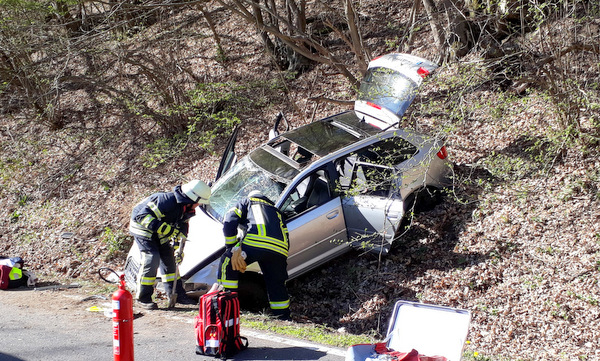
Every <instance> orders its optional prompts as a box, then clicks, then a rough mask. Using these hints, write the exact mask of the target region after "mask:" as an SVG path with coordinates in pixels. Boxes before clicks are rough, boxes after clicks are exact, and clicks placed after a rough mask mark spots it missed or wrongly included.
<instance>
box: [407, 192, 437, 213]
mask: <svg viewBox="0 0 600 361" xmlns="http://www.w3.org/2000/svg"><path fill="white" fill-rule="evenodd" d="M441 201H442V190H441V189H439V188H436V187H431V186H428V187H424V188H420V189H418V190H416V191H414V192H413V193H411V194H410V195H409V196H408V197H406V200H405V206H404V212H405V213H406V212H410V211H411V210H414V212H415V213H420V212H427V211H430V210H432V209H433V208H435V206H437V205H438V204H440V203H441ZM413 205H414V208H413Z"/></svg>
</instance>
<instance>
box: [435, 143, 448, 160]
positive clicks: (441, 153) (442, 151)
mask: <svg viewBox="0 0 600 361" xmlns="http://www.w3.org/2000/svg"><path fill="white" fill-rule="evenodd" d="M437 156H438V157H439V158H440V159H446V157H448V150H447V149H446V146H443V147H442V149H440V151H439V152H437Z"/></svg>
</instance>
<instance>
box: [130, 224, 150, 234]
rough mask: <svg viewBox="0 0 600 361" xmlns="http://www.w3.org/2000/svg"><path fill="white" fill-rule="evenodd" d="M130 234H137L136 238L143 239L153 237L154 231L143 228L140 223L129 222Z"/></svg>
mask: <svg viewBox="0 0 600 361" xmlns="http://www.w3.org/2000/svg"><path fill="white" fill-rule="evenodd" d="M129 232H131V233H133V234H135V235H136V236H142V237H148V238H150V237H152V231H150V230H149V229H147V228H145V227H142V226H141V225H140V224H139V223H136V222H133V221H132V222H129Z"/></svg>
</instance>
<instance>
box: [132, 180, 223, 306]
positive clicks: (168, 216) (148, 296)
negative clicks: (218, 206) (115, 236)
mask: <svg viewBox="0 0 600 361" xmlns="http://www.w3.org/2000/svg"><path fill="white" fill-rule="evenodd" d="M210 193H211V191H210V187H209V186H208V185H206V183H204V182H203V181H201V180H192V181H190V182H188V183H185V184H182V185H178V186H176V187H175V188H174V189H173V191H172V192H159V193H155V194H153V195H151V196H149V197H147V198H145V199H144V200H142V201H141V202H140V203H138V204H137V205H136V206H135V207H134V208H133V211H132V213H131V220H130V223H129V232H130V233H131V234H132V235H133V237H134V240H135V242H136V243H137V245H138V247H139V249H140V251H141V253H142V261H141V265H140V269H139V272H138V275H137V294H136V301H137V304H138V305H139V306H141V307H143V308H146V309H155V308H157V305H156V303H154V302H153V301H152V294H153V293H154V282H155V280H156V274H157V271H158V267H159V266H160V267H161V270H162V271H163V273H164V275H163V283H164V285H165V293H166V294H167V295H171V294H172V290H173V288H172V287H173V284H174V283H175V282H174V281H176V280H175V277H176V276H175V275H176V269H177V263H180V262H181V260H182V258H183V244H184V242H185V239H186V237H187V233H188V221H189V219H190V218H191V217H193V216H194V215H195V214H196V207H197V206H198V205H199V204H208V203H209V198H210ZM177 281H178V282H177V284H176V287H177V288H176V291H177V294H178V297H177V302H179V303H192V302H194V303H195V301H193V300H191V299H189V298H188V297H187V296H186V294H185V291H184V290H183V286H182V284H181V280H177ZM171 301H174V300H171ZM172 306H174V304H173V302H170V304H169V307H172Z"/></svg>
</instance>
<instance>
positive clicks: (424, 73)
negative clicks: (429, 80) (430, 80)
mask: <svg viewBox="0 0 600 361" xmlns="http://www.w3.org/2000/svg"><path fill="white" fill-rule="evenodd" d="M417 74H419V75H420V76H421V78H425V77H427V76H429V70H427V69H425V68H423V67H420V68H419V69H418V70H417Z"/></svg>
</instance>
